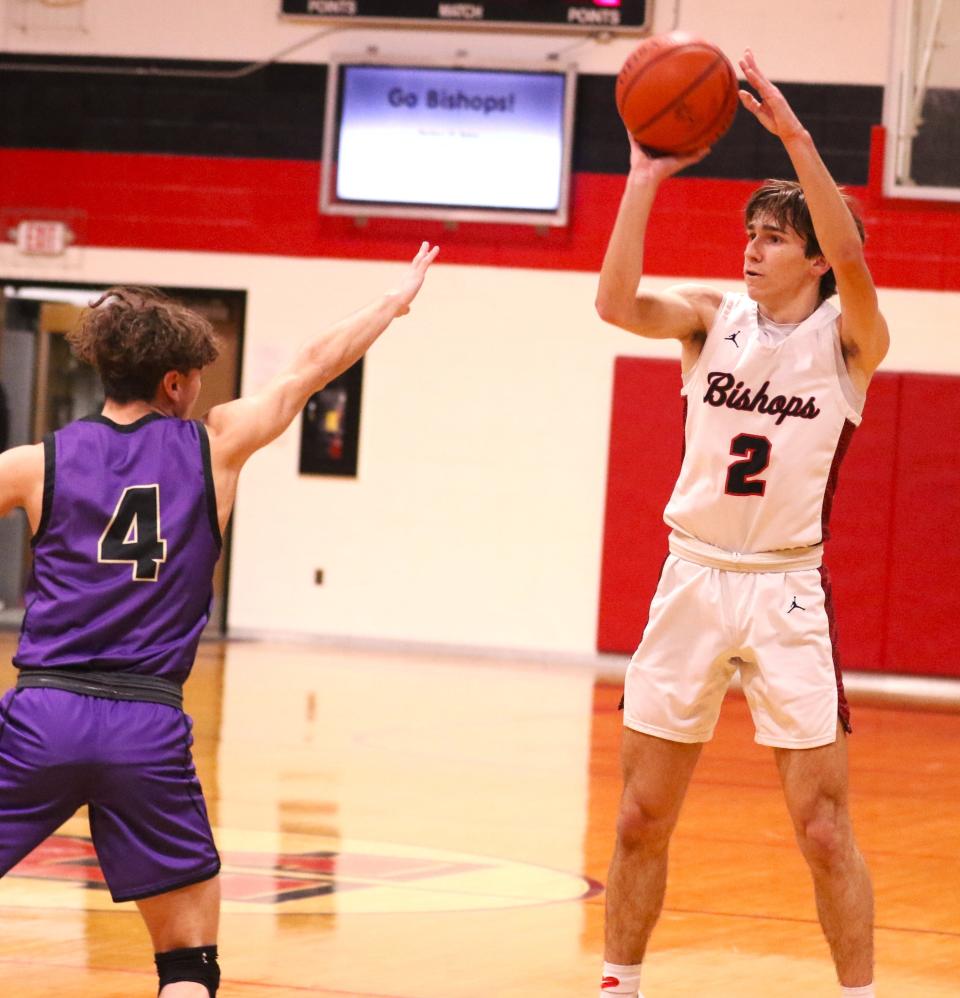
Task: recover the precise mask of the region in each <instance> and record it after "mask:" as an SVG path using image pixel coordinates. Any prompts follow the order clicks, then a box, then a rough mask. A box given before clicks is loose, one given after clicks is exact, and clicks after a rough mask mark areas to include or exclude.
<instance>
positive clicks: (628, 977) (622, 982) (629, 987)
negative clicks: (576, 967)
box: [600, 963, 859, 998]
mask: <svg viewBox="0 0 960 998" xmlns="http://www.w3.org/2000/svg"><path fill="white" fill-rule="evenodd" d="M640 967H641V964H639V963H634V964H631V965H630V966H629V967H625V966H623V965H622V964H619V963H604V965H603V981H602V982H601V984H600V998H613V995H617V998H643V995H641V994H640ZM857 998H859V996H857Z"/></svg>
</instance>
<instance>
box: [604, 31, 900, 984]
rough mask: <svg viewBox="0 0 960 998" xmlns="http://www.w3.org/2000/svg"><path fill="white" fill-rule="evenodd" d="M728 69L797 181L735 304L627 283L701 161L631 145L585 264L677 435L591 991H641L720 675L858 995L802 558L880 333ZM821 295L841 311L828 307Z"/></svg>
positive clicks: (765, 208) (810, 169)
mask: <svg viewBox="0 0 960 998" xmlns="http://www.w3.org/2000/svg"><path fill="white" fill-rule="evenodd" d="M740 67H741V69H742V71H743V75H744V77H745V78H746V80H747V82H748V83H749V84H750V86H751V87H753V89H754V90H755V91H756V92H757V94H758V95H759V97H754V96H753V95H752V94H750V93H748V92H747V91H745V90H741V91H740V100H741V103H742V104H743V106H744V108H745V109H746V110H747V111H748V112H750V113H751V114H752V115H754V117H755V118H756V119H757V120H758V121H759V123H760V124H761V125H762V126H763V127H764V128H766V129H767V130H768V131H769V132H771V133H772V134H773V135H775V136H777V137H778V138H779V140H780V141H781V142H782V144H783V148H784V150H785V152H786V153H787V155H788V156H789V158H790V161H791V163H792V165H793V167H794V169H795V171H796V175H797V181H796V182H793V181H782V180H774V181H767V182H766V183H764V184H763V186H762V187H760V188H759V189H758V190H757V191H756V192H754V195H753V196H752V197H751V199H750V201H749V202H748V204H747V208H746V212H745V222H746V246H745V249H744V258H743V275H744V279H745V283H746V289H745V290H746V293H745V294H730V293H727V294H724V293H723V292H722V291H720V290H718V289H716V288H713V287H709V286H704V285H700V284H677V285H674V286H672V287H669V288H666V289H664V290H651V289H650V288H648V287H647V286H646V284H645V283H644V282H643V281H641V276H642V271H643V249H644V239H645V235H646V230H647V223H648V220H649V218H650V214H651V210H652V208H653V203H654V199H655V196H656V194H657V191H658V189H659V186H660V184H661V183H662V182H663V181H664V180H666V179H667V178H668V177H670V176H671V175H673V174H675V173H677V172H678V171H679V170H681V169H683V168H684V167H685V166H689V165H691V164H692V163H694V162H696V161H697V160H698V159H701V158H702V157H703V156H704V155H705V154H706V152H707V151H708V150H701V151H700V152H699V153H697V154H694V155H692V156H687V157H677V156H664V157H660V158H652V157H650V156H648V155H647V154H646V153H645V152H644V150H643V149H641V148H640V147H639V146H638V145H637V143H636V142H634V141H633V140H632V139H631V140H630V144H631V150H630V152H631V155H630V173H629V176H628V178H627V182H626V190H625V192H624V195H623V199H622V200H621V203H620V208H619V212H618V215H617V219H616V223H615V225H614V228H613V231H612V233H611V236H610V240H609V244H608V247H607V253H606V256H605V258H604V262H603V267H602V269H601V272H600V282H599V288H598V293H597V310H598V312H599V314H600V316H601V317H602V318H603V319H605V320H606V321H608V322H611V323H613V324H614V325H617V326H620V327H621V328H622V329H625V330H627V331H628V332H632V333H636V334H638V335H640V336H647V337H653V338H658V339H676V340H679V342H680V348H681V349H680V357H681V373H682V383H683V387H682V389H681V394H682V396H683V398H684V444H685V447H684V456H683V461H682V467H681V471H680V476H679V478H678V480H677V485H676V487H675V489H674V492H673V495H672V497H671V499H670V502H669V504H668V506H667V508H666V511H665V514H664V519H665V520H666V522H667V523H668V525H669V526H670V527H671V534H670V555H669V557H668V558H667V560H666V562H665V563H664V570H663V573H662V575H661V579H660V583H659V585H658V588H657V593H656V595H655V597H654V599H653V602H652V604H651V608H650V615H649V620H648V623H647V626H646V628H645V630H644V633H643V637H642V639H641V642H640V646H639V647H638V649H637V651H636V653H635V655H634V657H633V660H632V661H631V664H630V666H629V668H628V670H627V676H626V682H625V684H624V718H623V723H624V731H623V745H622V761H623V783H624V786H623V794H622V798H621V803H620V813H619V819H618V822H617V843H616V848H615V851H614V855H613V858H612V860H611V864H610V874H609V877H608V882H607V899H606V909H607V910H606V915H607V918H606V940H605V963H604V967H603V975H602V983H601V987H600V995H602V996H611V998H612V996H614V995H616V996H618V998H638V996H639V988H640V973H641V964H642V962H643V958H644V956H645V953H646V948H647V943H648V941H649V939H650V935H651V933H652V931H653V928H654V925H655V924H656V921H657V918H658V917H659V914H660V911H661V908H662V905H663V900H664V895H665V888H666V879H667V853H668V847H669V842H670V837H671V835H672V834H673V830H674V828H675V826H676V823H677V820H678V817H679V814H680V809H681V805H682V803H683V799H684V796H685V794H686V791H687V787H688V786H689V783H690V779H691V777H692V775H693V772H694V768H695V766H696V763H697V759H698V757H699V754H700V751H701V748H702V745H703V743H704V742H706V741H708V740H709V739H710V737H711V734H712V732H713V726H714V724H715V722H716V720H717V714H718V713H719V710H720V702H721V700H722V698H723V695H724V692H725V690H726V688H727V685H728V683H729V682H730V680H731V679H732V677H733V675H734V673H736V672H739V674H740V678H741V681H742V686H743V691H744V695H745V697H746V699H747V703H748V706H749V708H750V711H751V714H752V716H753V718H754V723H755V726H756V731H757V735H756V740H757V741H758V742H759V743H760V744H763V745H769V746H771V747H772V749H773V752H774V757H775V759H776V762H777V766H778V769H779V772H780V778H781V782H782V784H783V789H784V795H785V798H786V803H787V808H788V810H789V812H790V816H791V819H792V821H793V825H794V831H795V834H796V838H797V842H798V844H799V846H800V849H801V851H802V853H803V856H804V858H805V859H806V861H807V865H808V866H809V868H810V872H811V874H812V877H813V884H814V891H815V894H816V901H817V913H818V915H819V918H820V923H821V927H822V929H823V931H824V935H825V936H826V938H827V942H828V943H829V947H830V954H831V956H832V958H833V962H834V966H835V968H836V972H837V977H838V979H839V981H840V985H841V990H842V993H843V995H844V996H845V998H847V996H850V998H853V996H856V998H873V995H874V990H873V985H872V980H873V891H872V887H871V884H870V876H869V873H868V871H867V867H866V864H865V863H864V860H863V857H862V855H861V854H860V851H859V849H858V848H857V844H856V840H855V838H854V835H853V830H852V827H851V821H850V814H849V809H848V793H847V783H848V777H847V755H846V731H847V730H848V726H847V710H846V704H845V702H844V698H843V690H842V684H841V682H840V678H839V669H838V667H837V662H836V657H835V654H834V651H833V643H834V642H833V637H834V633H835V628H834V626H833V618H832V614H831V609H830V586H829V582H828V580H827V577H826V575H825V574H824V572H823V571H822V566H821V556H822V542H823V540H824V538H825V536H826V528H827V520H828V515H829V509H830V500H831V498H832V493H833V488H834V485H835V483H836V477H837V468H838V466H839V461H840V459H841V458H842V456H843V452H844V450H845V449H846V444H847V442H848V440H849V436H850V432H852V430H853V427H854V426H855V425H856V424H858V423H859V422H860V409H861V407H862V404H863V399H864V397H865V395H866V390H867V386H868V385H869V383H870V379H871V377H872V375H873V373H874V371H875V370H876V368H877V366H878V365H879V364H880V362H881V360H883V357H884V355H885V354H886V352H887V347H888V344H889V334H888V331H887V324H886V322H885V320H884V318H883V316H882V315H881V313H880V310H879V306H878V301H877V293H876V289H875V288H874V284H873V280H872V278H871V275H870V270H869V268H868V266H867V263H866V259H865V256H864V251H863V240H862V226H860V225H859V223H858V220H857V218H856V217H855V215H854V214H853V212H852V211H851V210H850V207H849V205H848V203H847V201H846V199H845V198H844V196H843V195H842V193H841V192H840V190H839V189H838V188H837V186H836V184H835V183H834V181H833V179H832V177H831V176H830V174H829V172H828V170H827V168H826V166H825V165H824V163H823V161H822V160H821V159H820V156H819V153H818V152H817V149H816V147H815V145H814V143H813V140H812V139H811V137H810V134H809V133H808V132H807V131H806V129H805V128H804V127H803V125H802V124H801V123H800V121H799V120H798V119H797V117H796V115H795V114H794V113H793V111H792V110H791V108H790V106H789V104H788V103H787V101H786V100H785V99H784V97H783V94H781V92H780V91H779V90H778V89H777V88H776V87H775V86H773V84H772V83H771V82H770V81H769V80H768V79H767V77H766V76H765V75H764V74H763V73H762V72H761V71H760V69H759V67H758V66H757V63H756V60H755V59H754V57H753V55H752V53H750V52H749V51H747V53H746V54H745V55H744V58H743V60H742V61H741V63H740ZM670 231H671V232H673V234H674V235H675V236H677V238H682V232H681V231H680V229H679V228H678V227H676V226H675V227H674V229H672V230H670ZM837 291H839V295H840V299H841V301H840V304H841V311H839V312H838V311H837V310H836V309H835V308H834V307H833V305H832V304H831V303H830V302H829V301H828V300H827V299H829V298H830V297H832V296H833V295H834V294H835V293H836V292H837ZM745 862H748V859H746V858H745Z"/></svg>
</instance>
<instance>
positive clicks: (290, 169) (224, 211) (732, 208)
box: [0, 129, 960, 290]
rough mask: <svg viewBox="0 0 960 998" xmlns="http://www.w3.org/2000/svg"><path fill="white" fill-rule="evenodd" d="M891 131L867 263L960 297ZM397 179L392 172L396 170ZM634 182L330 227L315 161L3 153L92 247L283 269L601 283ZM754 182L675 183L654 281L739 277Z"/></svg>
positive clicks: (895, 280) (661, 211)
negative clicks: (549, 220)
mask: <svg viewBox="0 0 960 998" xmlns="http://www.w3.org/2000/svg"><path fill="white" fill-rule="evenodd" d="M882 139H883V130H882V129H875V135H874V144H873V158H872V167H871V171H872V172H871V179H870V183H869V184H868V185H867V186H866V187H864V188H855V189H852V193H853V194H854V195H855V196H857V197H858V199H859V200H860V202H861V205H862V207H863V209H864V216H865V220H866V223H867V229H868V232H869V239H868V257H869V259H870V263H871V266H872V268H873V272H874V276H875V278H876V281H877V283H878V284H879V285H881V286H887V287H906V288H928V289H939V290H960V204H947V203H942V202H924V201H899V200H898V201H894V200H889V199H884V198H883V197H882V194H881V192H880V186H879V183H880V182H879V177H880V167H881V165H882V146H883V142H882ZM384 168H385V169H386V168H389V159H386V160H385V162H384ZM623 183H624V178H623V177H622V176H619V175H614V174H600V173H579V174H576V175H575V176H574V178H573V186H572V192H571V196H572V206H571V218H572V222H571V224H570V225H569V226H568V227H567V228H565V229H549V230H541V231H538V230H536V229H534V228H532V227H530V226H525V225H499V224H498V225H493V224H480V223H460V224H459V225H458V226H457V227H456V229H455V230H452V229H449V228H447V227H445V226H444V224H443V223H442V222H436V221H418V220H411V219H379V218H374V219H369V220H368V221H367V223H366V224H365V225H364V226H362V227H358V226H357V225H356V224H355V223H354V221H353V220H352V219H350V218H343V217H339V216H328V215H321V214H320V213H319V210H318V207H317V203H318V191H319V184H320V167H319V165H318V164H317V163H315V162H308V161H298V160H268V159H224V158H208V157H196V156H160V155H141V154H122V153H93V152H69V151H49V150H30V149H3V150H0V191H2V194H0V197H2V198H3V202H2V206H0V214H2V216H3V221H4V222H5V223H8V224H9V222H10V220H11V219H13V220H15V219H16V218H17V217H18V215H19V213H20V211H21V209H23V208H28V209H31V210H32V211H33V212H35V213H36V212H44V211H46V212H53V213H56V212H73V213H74V215H75V217H76V218H77V221H76V228H77V235H78V238H79V241H80V243H81V244H82V245H88V246H114V247H130V248H142V249H158V250H201V251H203V250H206V251H217V252H229V253H263V254H277V255H281V256H309V257H314V256H315V257H338V258H348V259H354V258H355V259H383V260H395V259H406V258H407V257H409V256H410V255H411V254H412V252H413V249H414V248H415V246H416V244H417V243H418V242H419V241H420V240H421V239H429V240H431V241H432V242H437V243H440V244H441V246H442V247H443V259H444V261H445V262H448V263H459V264H479V265H486V266H504V267H521V268H522V267H532V268H539V269H547V270H585V271H596V270H598V269H599V267H600V263H601V261H602V259H603V252H604V248H605V247H606V242H607V238H608V236H609V233H610V229H611V227H612V225H613V220H614V217H615V215H616V210H617V205H618V203H619V200H620V195H621V193H622V191H623ZM755 186H756V184H755V183H754V182H753V181H745V180H709V179H706V180H704V179H693V178H690V179H685V178H683V177H678V178H675V179H671V180H669V181H667V182H666V183H665V184H664V186H663V189H662V190H661V193H660V196H659V199H658V203H657V209H656V211H655V212H654V215H653V218H652V219H651V221H650V227H649V233H648V239H647V247H648V249H647V253H646V266H647V270H648V272H649V273H651V274H677V275H683V276H690V277H707V278H710V277H712V278H738V277H739V276H740V272H741V261H742V249H743V229H742V221H741V212H742V208H743V204H744V202H745V201H746V199H747V197H748V195H749V194H750V192H751V191H752V190H753V189H754V187H755Z"/></svg>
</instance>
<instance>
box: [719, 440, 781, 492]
mask: <svg viewBox="0 0 960 998" xmlns="http://www.w3.org/2000/svg"><path fill="white" fill-rule="evenodd" d="M730 453H731V454H737V455H741V456H742V457H743V458H744V460H743V461H734V462H733V464H731V465H730V467H729V468H727V487H726V489H725V490H724V491H725V492H726V493H727V495H728V496H762V495H763V493H764V492H765V491H766V489H767V483H766V482H765V481H764V480H763V479H756V478H754V477H753V476H754V475H759V474H760V472H761V471H765V470H766V468H767V465H769V464H770V441H769V440H767V438H766V437H755V436H752V435H751V434H749V433H741V434H740V435H739V436H737V437H734V438H733V440H731V441H730Z"/></svg>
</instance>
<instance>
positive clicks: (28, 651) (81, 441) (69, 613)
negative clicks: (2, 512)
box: [13, 413, 221, 683]
mask: <svg viewBox="0 0 960 998" xmlns="http://www.w3.org/2000/svg"><path fill="white" fill-rule="evenodd" d="M44 452H45V459H46V468H45V473H44V488H43V514H42V517H41V521H40V526H39V527H38V529H37V533H36V534H35V535H34V538H33V548H34V550H33V575H32V578H31V581H30V584H29V586H28V589H27V594H26V613H25V615H24V619H23V627H22V630H21V634H20V644H19V647H18V648H17V653H16V655H15V656H14V659H13V661H14V664H15V665H16V666H18V667H20V668H44V667H52V668H59V669H63V668H70V667H83V668H89V669H99V670H118V671H124V672H131V673H137V674H140V675H149V676H162V677H163V678H165V679H170V680H173V681H174V682H177V683H182V682H183V681H184V680H185V679H186V678H187V676H188V674H189V672H190V669H191V667H192V665H193V658H194V654H195V652H196V648H197V642H198V641H199V640H200V634H201V632H202V631H203V628H204V626H205V625H206V623H207V620H208V618H209V615H210V600H211V595H212V588H211V580H212V577H213V569H214V566H215V565H216V563H217V559H218V558H219V556H220V547H221V537H220V528H219V525H218V522H217V504H216V498H215V496H214V489H213V474H212V471H211V466H210V448H209V443H208V441H207V433H206V429H205V428H204V426H203V424H202V423H199V422H194V421H187V420H181V419H176V418H167V417H164V416H161V415H159V414H155V413H151V414H149V415H147V416H144V417H143V418H142V419H138V420H137V421H136V422H135V423H131V424H129V425H126V426H122V425H119V424H117V423H114V422H112V421H111V420H109V419H107V418H106V417H104V416H91V417H88V418H87V419H81V420H78V421H77V422H75V423H71V424H69V425H68V426H65V427H64V428H63V429H62V430H58V431H57V432H56V433H55V434H52V435H51V436H48V437H47V438H46V439H45V440H44Z"/></svg>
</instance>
